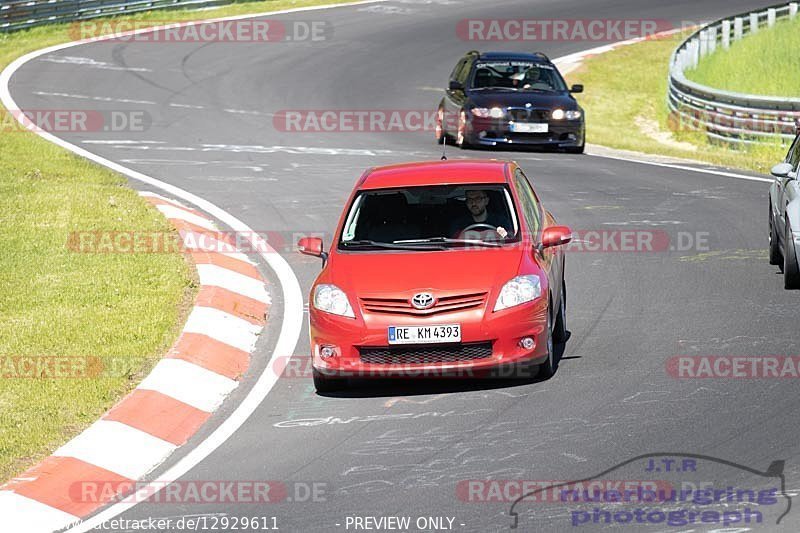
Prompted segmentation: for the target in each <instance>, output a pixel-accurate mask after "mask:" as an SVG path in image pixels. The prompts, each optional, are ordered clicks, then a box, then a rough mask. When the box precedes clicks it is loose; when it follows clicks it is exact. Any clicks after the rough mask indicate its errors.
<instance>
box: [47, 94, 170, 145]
mask: <svg viewBox="0 0 800 533" xmlns="http://www.w3.org/2000/svg"><path fill="white" fill-rule="evenodd" d="M33 94H35V95H36V96H57V97H58V98H74V99H77V100H94V101H97V102H117V103H120V104H140V105H155V102H151V101H150V100H134V99H131V98H111V97H108V96H90V95H88V94H69V93H57V92H48V91H34V92H33ZM128 142H131V141H128Z"/></svg>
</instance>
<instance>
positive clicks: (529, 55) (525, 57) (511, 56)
mask: <svg viewBox="0 0 800 533" xmlns="http://www.w3.org/2000/svg"><path fill="white" fill-rule="evenodd" d="M478 59H479V60H480V61H533V62H535V63H549V62H550V60H549V59H548V58H547V56H546V55H544V54H542V53H539V52H483V53H482V54H480V56H478Z"/></svg>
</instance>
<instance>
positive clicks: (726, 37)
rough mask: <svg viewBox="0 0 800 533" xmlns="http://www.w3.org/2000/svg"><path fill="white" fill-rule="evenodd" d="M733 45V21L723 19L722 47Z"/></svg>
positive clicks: (726, 47)
mask: <svg viewBox="0 0 800 533" xmlns="http://www.w3.org/2000/svg"><path fill="white" fill-rule="evenodd" d="M730 47H731V21H730V20H723V21H722V48H724V49H725V50H727V49H728V48H730Z"/></svg>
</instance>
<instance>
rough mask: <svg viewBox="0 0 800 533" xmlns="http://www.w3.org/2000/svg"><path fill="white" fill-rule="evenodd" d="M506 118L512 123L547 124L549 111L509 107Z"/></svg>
mask: <svg viewBox="0 0 800 533" xmlns="http://www.w3.org/2000/svg"><path fill="white" fill-rule="evenodd" d="M508 117H509V118H510V119H511V120H513V121H514V122H547V121H548V120H550V110H549V109H532V108H527V107H509V108H508Z"/></svg>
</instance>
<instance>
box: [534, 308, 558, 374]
mask: <svg viewBox="0 0 800 533" xmlns="http://www.w3.org/2000/svg"><path fill="white" fill-rule="evenodd" d="M555 373H556V362H555V352H554V350H553V319H552V318H551V317H550V311H548V312H547V359H545V361H544V362H543V363H542V364H540V365H539V372H538V374H537V377H538V378H539V379H540V380H545V379H550V378H551V377H553V374H555Z"/></svg>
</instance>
